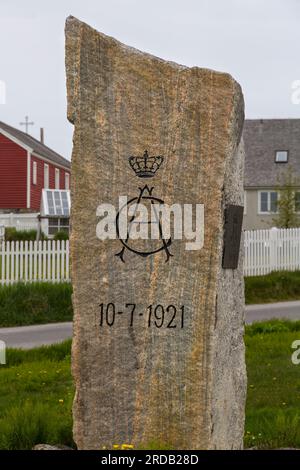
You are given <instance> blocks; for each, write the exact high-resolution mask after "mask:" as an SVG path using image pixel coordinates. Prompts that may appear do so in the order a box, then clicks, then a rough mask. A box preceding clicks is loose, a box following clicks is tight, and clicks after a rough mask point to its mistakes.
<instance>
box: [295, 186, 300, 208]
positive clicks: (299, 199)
mask: <svg viewBox="0 0 300 470" xmlns="http://www.w3.org/2000/svg"><path fill="white" fill-rule="evenodd" d="M295 212H300V192H299V191H296V192H295Z"/></svg>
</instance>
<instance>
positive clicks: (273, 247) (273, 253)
mask: <svg viewBox="0 0 300 470" xmlns="http://www.w3.org/2000/svg"><path fill="white" fill-rule="evenodd" d="M277 239H278V229H277V228H276V227H272V228H271V230H270V272H272V271H276V269H277V267H278V266H277V264H278V263H277Z"/></svg>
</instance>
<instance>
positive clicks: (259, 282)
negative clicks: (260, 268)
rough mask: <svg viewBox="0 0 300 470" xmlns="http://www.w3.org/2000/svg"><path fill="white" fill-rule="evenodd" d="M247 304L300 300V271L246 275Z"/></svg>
mask: <svg viewBox="0 0 300 470" xmlns="http://www.w3.org/2000/svg"><path fill="white" fill-rule="evenodd" d="M245 298H246V304H263V303H269V302H280V301H285V300H300V271H295V272H290V271H276V272H275V271H274V272H272V273H270V274H267V275H265V276H251V277H245Z"/></svg>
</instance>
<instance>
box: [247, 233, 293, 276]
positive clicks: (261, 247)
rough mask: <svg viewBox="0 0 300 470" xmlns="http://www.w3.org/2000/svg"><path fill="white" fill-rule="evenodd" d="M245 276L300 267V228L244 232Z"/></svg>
mask: <svg viewBox="0 0 300 470" xmlns="http://www.w3.org/2000/svg"><path fill="white" fill-rule="evenodd" d="M244 244H245V257H244V274H245V276H260V275H263V274H267V273H269V272H271V271H281V270H283V271H295V270H298V269H300V228H290V229H276V228H272V229H271V230H249V231H245V232H244Z"/></svg>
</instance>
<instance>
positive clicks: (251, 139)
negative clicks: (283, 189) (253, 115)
mask: <svg viewBox="0 0 300 470" xmlns="http://www.w3.org/2000/svg"><path fill="white" fill-rule="evenodd" d="M243 137H244V142H245V187H246V188H247V187H273V186H275V187H276V186H278V183H279V181H280V179H281V175H282V174H283V173H284V172H285V171H286V170H287V167H291V168H292V170H293V174H294V175H295V176H296V177H299V178H300V119H247V120H246V121H245V124H244V131H243ZM276 150H288V151H289V155H288V163H275V152H276Z"/></svg>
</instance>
